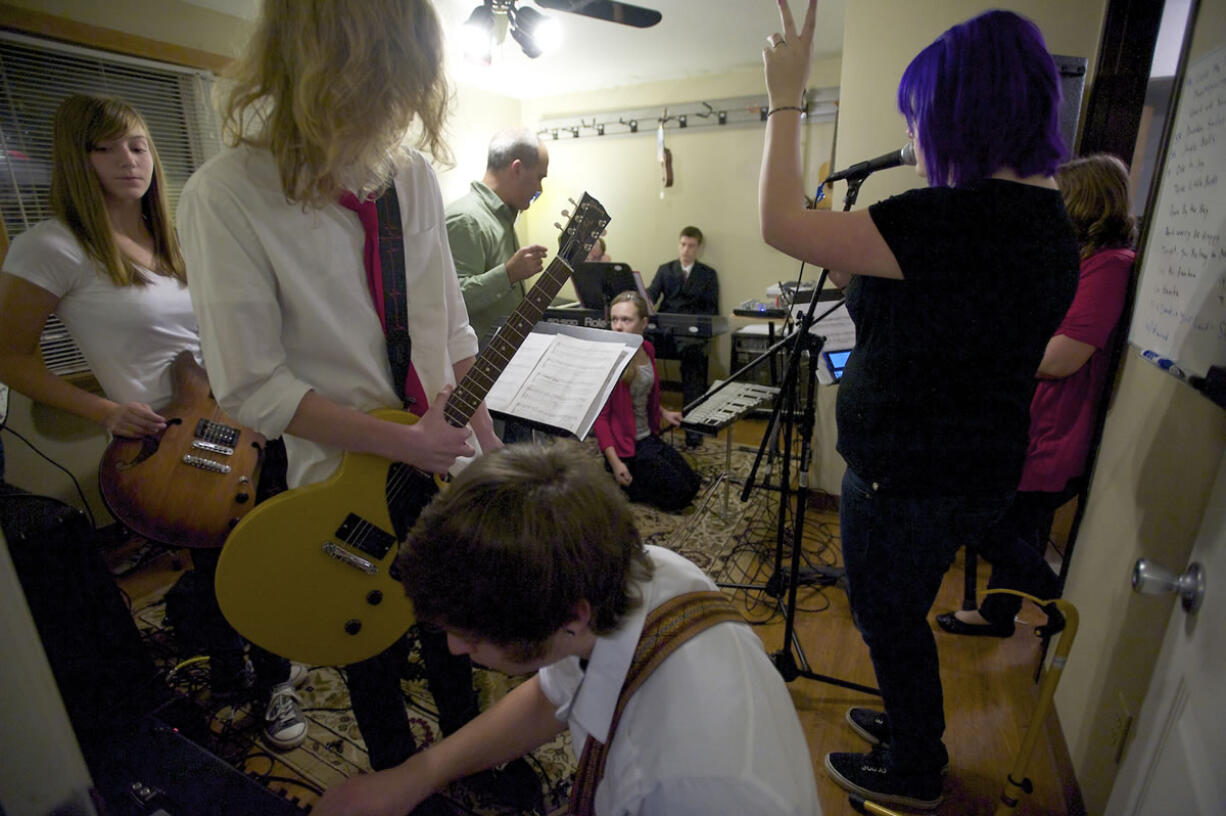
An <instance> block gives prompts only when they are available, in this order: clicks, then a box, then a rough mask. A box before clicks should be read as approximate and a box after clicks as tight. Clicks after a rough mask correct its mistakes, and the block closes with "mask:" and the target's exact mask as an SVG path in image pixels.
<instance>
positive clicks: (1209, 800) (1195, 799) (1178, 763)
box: [1106, 460, 1226, 816]
mask: <svg viewBox="0 0 1226 816" xmlns="http://www.w3.org/2000/svg"><path fill="white" fill-rule="evenodd" d="M1193 562H1197V563H1199V564H1200V565H1201V567H1202V569H1203V570H1204V577H1205V594H1204V599H1203V602H1202V604H1201V607H1200V609H1199V610H1198V611H1197V612H1195V613H1194V614H1189V613H1187V612H1185V611H1184V609H1183V605H1182V604H1181V603H1180V602H1179V601H1178V600H1176V601H1175V604H1174V611H1173V612H1172V613H1171V620H1170V624H1169V625H1168V627H1167V631H1166V639H1165V640H1164V641H1163V644H1162V651H1161V653H1160V654H1159V655H1158V662H1157V663H1156V664H1155V667H1154V674H1153V679H1152V680H1151V683H1150V688H1149V693H1148V694H1147V695H1146V697H1145V701H1144V703H1142V706H1141V713H1140V717H1139V719H1138V722H1137V731H1136V737H1135V739H1134V740H1133V742H1132V744H1131V746H1129V748H1128V753H1127V754H1126V756H1125V758H1124V764H1123V765H1122V766H1121V768H1120V772H1119V774H1118V775H1117V776H1116V778H1115V787H1114V788H1112V791H1111V799H1110V801H1109V802H1108V803H1107V810H1106V812H1107V813H1111V814H1122V815H1125V816H1169V814H1180V816H1192V815H1193V814H1203V816H1211V815H1212V816H1220V814H1222V813H1226V695H1224V694H1223V691H1226V625H1224V624H1226V460H1223V463H1222V466H1221V467H1219V468H1218V473H1217V480H1216V482H1215V483H1214V487H1213V492H1212V494H1211V496H1210V499H1209V503H1208V505H1207V509H1206V510H1205V516H1204V518H1203V519H1201V526H1200V530H1199V532H1198V533H1197V537H1196V544H1195V545H1194V547H1193V548H1192V554H1191V556H1190V557H1189V559H1188V563H1193ZM1164 566H1166V567H1168V568H1170V569H1172V570H1174V571H1175V572H1176V573H1181V572H1183V570H1184V569H1185V567H1186V566H1187V565H1186V564H1166V565H1164ZM1164 598H1166V596H1152V597H1151V600H1152V601H1153V603H1154V606H1155V609H1158V608H1163V609H1165V608H1166V604H1167V603H1169V602H1170V601H1169V598H1166V599H1164Z"/></svg>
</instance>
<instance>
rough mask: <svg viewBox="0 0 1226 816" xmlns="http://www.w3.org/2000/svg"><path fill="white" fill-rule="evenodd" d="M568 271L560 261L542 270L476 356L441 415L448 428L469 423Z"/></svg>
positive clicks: (539, 317) (568, 267) (567, 275)
mask: <svg viewBox="0 0 1226 816" xmlns="http://www.w3.org/2000/svg"><path fill="white" fill-rule="evenodd" d="M570 273H571V268H570V266H569V265H568V264H567V263H566V261H564V260H562V259H561V258H554V259H553V262H552V263H550V264H549V266H548V267H547V268H546V269H545V271H544V273H543V274H542V275H541V278H540V280H538V281H537V283H536V285H535V286H533V287H532V291H530V292H528V294H527V295H525V296H524V299H523V300H522V301H520V303H519V305H518V306H517V307H515V311H514V312H512V313H511V316H510V317H508V318H507V322H506V323H504V324H503V325H502V328H500V329H499V330H498V333H497V334H495V335H494V339H493V340H491V341H490V344H489V345H488V346H486V347H485V350H484V351H482V352H481V353H480V354H478V355H477V359H476V360H475V361H473V366H472V368H471V369H469V371H468V374H467V375H465V377H464V380H463V382H461V383H460V385H459V387H458V388H456V390H455V391H452V392H451V398H450V399H448V400H447V405H446V406H445V407H444V408H443V415H444V416H445V417H446V418H447V422H448V424H450V425H452V426H454V427H456V428H462V427H464V426H465V425H467V424H468V421H469V420H470V419H472V415H473V414H474V413H476V410H477V406H478V405H480V404H481V401H482V400H483V399H485V395H486V394H488V393H489V390H490V389H491V388H493V387H494V383H495V382H496V381H497V380H498V377H499V376H501V374H502V372H503V369H505V368H506V367H507V363H509V362H511V358H512V357H514V356H515V352H516V351H517V350H518V349H519V347H520V345H522V344H523V342H524V339H525V338H527V336H528V334H529V333H530V332H531V331H532V327H533V326H535V325H536V324H537V323H538V322H539V321H540V319H541V317H542V316H543V315H544V314H545V310H546V309H547V308H549V304H550V303H553V299H554V298H555V297H557V295H558V292H560V291H561V290H562V284H564V283H566V279H567V278H568V277H569V276H570Z"/></svg>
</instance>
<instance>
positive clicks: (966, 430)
mask: <svg viewBox="0 0 1226 816" xmlns="http://www.w3.org/2000/svg"><path fill="white" fill-rule="evenodd" d="M869 215H870V216H871V217H872V219H873V222H874V223H875V224H876V226H877V229H878V230H879V231H880V232H881V235H882V236H883V237H884V238H885V241H886V243H887V244H888V245H889V247H890V249H891V250H892V251H893V253H894V257H895V258H897V260H898V265H899V266H900V267H901V269H902V273H903V280H901V281H899V280H891V279H887V278H877V277H870V276H856V277H854V278H853V279H852V282H851V283H850V285H849V286H848V288H847V308H848V311H849V312H850V313H851V317H852V319H853V320H854V321H855V324H856V348H855V350H854V351H853V352H852V354H851V357H850V358H849V359H848V361H847V367H846V368H845V369H844V371H843V379H842V382H841V383H840V385H839V395H838V407H837V417H838V428H839V441H838V450H839V453H841V454H842V455H843V458H844V459H845V460H846V461H847V464H848V466H849V467H851V468H852V469H853V470H854V471H855V472H856V473H858V474H859V475H860V476H861V477H863V478H865V479H868V480H869V481H874V482H879V483H881V484H882V485H884V486H886V487H887V488H890V489H896V490H899V491H903V492H906V493H910V494H925V495H930V494H948V493H954V494H967V493H984V492H996V491H1002V490H1012V489H1014V488H1015V487H1017V480H1018V478H1019V477H1020V475H1021V467H1022V462H1023V459H1024V458H1025V454H1026V443H1027V432H1028V428H1029V422H1030V418H1029V408H1030V399H1031V396H1032V395H1033V393H1034V387H1035V376H1034V375H1035V371H1036V370H1037V369H1038V366H1039V362H1040V361H1041V360H1042V358H1043V350H1044V349H1045V348H1046V345H1047V341H1048V339H1049V338H1050V337H1051V336H1052V333H1053V332H1054V331H1055V330H1056V328H1057V326H1059V324H1060V321H1061V319H1062V318H1063V317H1064V313H1065V312H1066V311H1067V310H1068V307H1069V304H1070V303H1072V300H1073V294H1074V292H1075V291H1076V288H1077V268H1078V254H1077V239H1076V237H1075V235H1074V233H1073V228H1072V225H1071V224H1070V222H1069V219H1068V215H1067V213H1066V212H1065V210H1064V203H1063V201H1062V200H1061V197H1060V193H1059V192H1058V191H1056V190H1051V189H1046V188H1040V187H1035V186H1033V185H1028V184H1019V183H1016V182H1008V181H1001V180H994V179H988V180H985V181H983V182H980V183H978V184H976V185H973V186H970V187H965V188H948V187H928V188H924V189H918V190H911V191H909V192H907V193H904V194H902V195H899V196H894V197H893V198H889V199H886V200H885V201H881V202H879V203H877V204H874V205H873V206H871V207H869Z"/></svg>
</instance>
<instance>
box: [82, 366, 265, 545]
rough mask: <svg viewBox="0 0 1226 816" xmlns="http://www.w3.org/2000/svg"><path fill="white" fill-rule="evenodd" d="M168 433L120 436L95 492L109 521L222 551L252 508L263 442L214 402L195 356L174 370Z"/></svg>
mask: <svg viewBox="0 0 1226 816" xmlns="http://www.w3.org/2000/svg"><path fill="white" fill-rule="evenodd" d="M170 376H171V380H172V383H173V385H174V397H173V398H172V400H171V403H170V404H169V405H168V406H166V407H165V408H163V409H162V410H161V411H160V412H159V413H160V414H161V415H162V416H164V417H166V428H165V429H164V430H163V431H162V432H161V433H160V434H158V435H156V436H145V437H141V438H139V439H136V438H130V437H118V436H117V437H115V438H114V439H113V440H111V443H110V444H109V445H107V447H106V450H105V451H103V453H102V460H101V461H100V462H99V463H98V487H99V489H100V491H101V493H102V498H103V500H104V501H105V502H106V506H107V509H108V510H110V511H111V515H113V516H114V517H115V518H117V519H119V521H121V522H122V523H123V525H124V526H125V527H127V528H128V529H130V530H132V531H133V532H136V533H138V534H140V535H142V536H144V537H145V538H148V539H149V540H151V541H156V542H158V543H160V544H167V545H170V546H174V547H220V546H221V545H222V544H224V543H225V540H226V536H227V535H229V534H230V531H231V530H232V529H233V528H234V527H235V525H237V524H238V522H239V520H240V519H241V518H242V517H243V516H245V515H246V514H247V513H248V512H249V511H250V510H251V508H252V506H253V505H254V504H255V482H256V479H257V477H258V475H259V470H260V465H261V464H262V463H263V457H264V444H265V439H264V437H263V436H261V435H260V434H258V433H256V432H255V431H253V430H251V429H250V428H245V427H243V426H241V425H239V424H238V423H237V422H235V421H234V420H232V419H230V417H228V416H227V415H226V414H225V413H224V412H223V411H222V410H221V408H220V407H219V406H218V405H217V403H216V402H215V401H214V400H213V396H212V394H211V393H210V392H209V380H208V377H207V376H206V375H205V373H204V369H203V368H201V367H200V365H199V364H198V363H197V362H196V359H195V357H193V356H192V353H191V352H190V351H181V352H179V354H178V356H176V357H175V359H174V361H173V362H172V363H171V364H170Z"/></svg>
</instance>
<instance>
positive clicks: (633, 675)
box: [567, 590, 745, 816]
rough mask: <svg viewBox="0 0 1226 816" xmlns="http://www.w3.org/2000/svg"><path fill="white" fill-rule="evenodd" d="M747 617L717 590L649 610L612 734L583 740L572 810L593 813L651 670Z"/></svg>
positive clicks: (575, 815) (582, 815)
mask: <svg viewBox="0 0 1226 816" xmlns="http://www.w3.org/2000/svg"><path fill="white" fill-rule="evenodd" d="M744 620H745V619H744V617H742V616H741V613H740V612H738V611H737V609H736V607H734V606H733V605H732V604H731V603H730V602H729V601H728V599H727V598H725V597H724V595H723V593H720V592H716V591H714V590H711V591H706V592H688V593H686V594H684V595H678V596H677V597H675V598H672V599H670V600H668V601H665V602H664V603H662V604H660V605H659V606H657V607H656V608H655V609H653V610H652V611H651V613H650V614H649V615H648V616H647V620H646V622H645V623H644V624H643V633H642V634H641V635H639V644H638V646H637V647H636V648H635V650H634V657H633V659H631V661H630V670H629V671H627V672H626V680H625V682H624V683H623V684H622V690H621V693H620V694H619V695H618V697H617V707H616V708H615V709H614V711H613V721H612V723H611V724H610V725H609V736H608V739H606V740H605V741H604V742H600V741H599V740H597V739H596V738H595V737H592V736H588V738H587V742H585V743H584V744H583V753H582V754H581V755H580V756H579V768H578V770H576V771H575V782H574V785H573V786H572V787H571V792H570V804H569V808H568V810H567V813H568V814H571V816H593V814H595V812H596V788H597V786H598V785H599V784H600V780H601V779H602V778H603V777H604V766H605V762H606V761H607V760H608V758H609V746H610V745H612V744H613V736H614V734H615V733H616V731H617V723H618V721H619V720H620V719H621V716H622V712H623V711H625V709H626V704H627V703H629V701H630V698H631V697H633V696H634V693H635V692H636V691H638V690H639V688H640V687H641V686H642V685H643V683H644V682H646V680H647V678H648V677H649V676H650V675H651V673H652V672H653V671H655V670H656V668H657V667H658V666H659V665H660V664H661V663H663V662H664V660H665V659H666V658H667V657H668V656H669V655H671V654H672V653H673V652H675V651H677V649H678V648H680V647H681V645H682V644H684V643H685V642H686V641H687V640H689V639H690V638H692V637H694V636H695V635H697V634H699V633H700V632H703V631H706V630H707V629H710V628H711V627H712V626H714V625H715V624H717V623H724V622H726V621H736V622H738V623H743V622H744Z"/></svg>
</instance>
